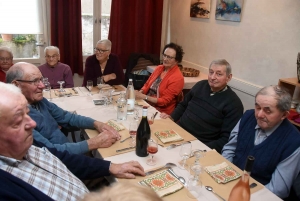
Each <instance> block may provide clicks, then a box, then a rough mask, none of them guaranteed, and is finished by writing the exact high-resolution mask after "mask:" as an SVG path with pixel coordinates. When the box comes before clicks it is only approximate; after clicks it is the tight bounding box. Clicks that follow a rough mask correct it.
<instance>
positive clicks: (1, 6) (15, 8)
mask: <svg viewBox="0 0 300 201" xmlns="http://www.w3.org/2000/svg"><path fill="white" fill-rule="evenodd" d="M42 1H43V0H42ZM41 12H42V6H41V0H0V33H2V34H42V33H43V24H42V22H43V20H42V13H41Z"/></svg>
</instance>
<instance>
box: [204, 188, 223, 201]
mask: <svg viewBox="0 0 300 201" xmlns="http://www.w3.org/2000/svg"><path fill="white" fill-rule="evenodd" d="M205 188H206V190H208V191H211V192H212V193H213V194H215V195H216V196H218V197H219V198H221V199H222V200H224V201H226V200H225V199H224V198H222V197H221V196H220V195H218V193H216V192H215V191H214V189H213V188H212V187H211V186H205Z"/></svg>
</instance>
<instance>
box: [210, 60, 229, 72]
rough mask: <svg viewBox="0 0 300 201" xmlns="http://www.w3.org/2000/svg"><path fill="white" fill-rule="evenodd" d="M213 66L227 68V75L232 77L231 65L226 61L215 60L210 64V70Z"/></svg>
mask: <svg viewBox="0 0 300 201" xmlns="http://www.w3.org/2000/svg"><path fill="white" fill-rule="evenodd" d="M212 65H221V66H226V75H230V74H231V65H230V64H229V63H228V62H227V61H226V60H225V59H216V60H213V61H212V62H211V63H210V65H209V69H210V68H211V66H212Z"/></svg>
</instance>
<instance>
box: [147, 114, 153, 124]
mask: <svg viewBox="0 0 300 201" xmlns="http://www.w3.org/2000/svg"><path fill="white" fill-rule="evenodd" d="M148 123H149V125H152V124H153V123H154V113H152V112H148Z"/></svg>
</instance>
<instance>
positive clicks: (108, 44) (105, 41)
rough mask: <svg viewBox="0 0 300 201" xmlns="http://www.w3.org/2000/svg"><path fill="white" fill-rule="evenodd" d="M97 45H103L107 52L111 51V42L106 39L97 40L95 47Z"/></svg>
mask: <svg viewBox="0 0 300 201" xmlns="http://www.w3.org/2000/svg"><path fill="white" fill-rule="evenodd" d="M99 43H104V44H105V46H106V48H107V49H108V50H111V41H110V40H108V39H103V40H99V41H98V42H97V43H96V45H98V44H99Z"/></svg>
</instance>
